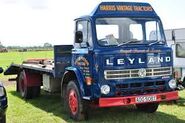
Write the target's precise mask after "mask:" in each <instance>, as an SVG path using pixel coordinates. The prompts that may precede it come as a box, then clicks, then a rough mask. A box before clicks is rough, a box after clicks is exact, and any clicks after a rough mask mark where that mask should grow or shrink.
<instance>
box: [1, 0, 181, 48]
mask: <svg viewBox="0 0 185 123" xmlns="http://www.w3.org/2000/svg"><path fill="white" fill-rule="evenodd" d="M101 1H105V0H66V1H64V0H0V42H1V43H2V44H3V45H5V46H42V45H43V44H44V43H45V42H48V43H51V44H53V45H61V44H72V43H73V38H74V36H73V33H74V19H75V18H77V17H79V16H81V15H88V14H89V13H91V11H92V10H93V9H94V7H96V6H97V5H98V3H100V2H101ZM106 1H107V0H106ZM108 1H115V0H108ZM116 1H129V2H148V3H150V4H151V5H152V6H153V8H154V10H155V11H156V12H157V14H158V15H159V16H160V17H161V20H162V22H163V26H164V28H165V29H172V28H185V14H184V12H185V7H184V5H185V0H175V1H174V0H116Z"/></svg>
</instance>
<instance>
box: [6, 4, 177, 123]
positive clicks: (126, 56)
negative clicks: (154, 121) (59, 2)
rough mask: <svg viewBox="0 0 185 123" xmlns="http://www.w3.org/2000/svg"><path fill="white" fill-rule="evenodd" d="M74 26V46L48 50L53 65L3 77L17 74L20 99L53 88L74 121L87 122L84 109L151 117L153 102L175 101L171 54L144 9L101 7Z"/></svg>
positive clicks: (35, 64)
mask: <svg viewBox="0 0 185 123" xmlns="http://www.w3.org/2000/svg"><path fill="white" fill-rule="evenodd" d="M75 23H76V26H75V35H74V39H75V40H74V44H73V45H58V46H54V61H50V60H47V59H31V60H27V61H24V62H23V63H22V64H21V65H18V64H11V66H10V67H9V68H8V69H7V70H6V71H5V72H4V74H5V75H14V74H17V78H16V79H12V80H16V81H17V92H20V94H21V96H22V97H23V98H33V97H37V96H38V95H39V94H40V86H43V89H45V90H47V91H49V92H52V91H55V90H56V91H57V90H58V89H59V90H61V96H62V99H63V102H64V104H65V107H66V108H67V110H68V112H69V114H70V116H71V117H72V118H73V119H75V120H82V119H85V118H87V116H88V113H87V112H88V110H89V106H92V107H94V106H97V107H113V106H127V105H136V107H137V108H138V109H139V110H141V111H145V112H148V113H153V112H155V111H156V110H157V108H158V105H159V102H162V101H172V100H177V99H178V92H177V91H176V90H175V89H176V80H175V79H174V78H173V74H172V70H173V69H172V68H173V55H172V49H171V48H170V47H168V46H167V44H166V39H165V35H164V30H163V26H162V22H161V20H160V18H159V16H158V15H157V14H156V13H155V11H154V9H153V8H152V7H151V5H150V4H148V3H138V2H137V3H133V2H102V3H100V4H99V5H98V6H97V7H96V8H95V9H94V10H93V12H92V13H91V14H90V15H88V16H82V17H80V18H77V19H75Z"/></svg>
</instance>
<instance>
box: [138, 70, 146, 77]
mask: <svg viewBox="0 0 185 123" xmlns="http://www.w3.org/2000/svg"><path fill="white" fill-rule="evenodd" d="M138 75H139V77H142V78H143V77H145V76H146V69H144V68H142V69H139V71H138Z"/></svg>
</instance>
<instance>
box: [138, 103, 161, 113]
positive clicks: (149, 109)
mask: <svg viewBox="0 0 185 123" xmlns="http://www.w3.org/2000/svg"><path fill="white" fill-rule="evenodd" d="M158 106H159V103H147V104H136V107H137V109H138V110H140V111H143V112H146V113H154V112H156V111H157V108H158Z"/></svg>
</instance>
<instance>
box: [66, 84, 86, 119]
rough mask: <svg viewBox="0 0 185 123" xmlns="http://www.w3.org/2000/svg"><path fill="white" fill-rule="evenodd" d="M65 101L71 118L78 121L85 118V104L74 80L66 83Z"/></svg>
mask: <svg viewBox="0 0 185 123" xmlns="http://www.w3.org/2000/svg"><path fill="white" fill-rule="evenodd" d="M66 103H67V108H68V111H69V114H70V116H71V118H72V119H74V120H78V121H79V120H84V119H87V110H86V106H85V104H84V102H83V100H82V98H81V97H80V93H79V89H78V87H77V85H76V82H75V81H74V80H73V81H70V82H69V83H68V85H67V96H66Z"/></svg>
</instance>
